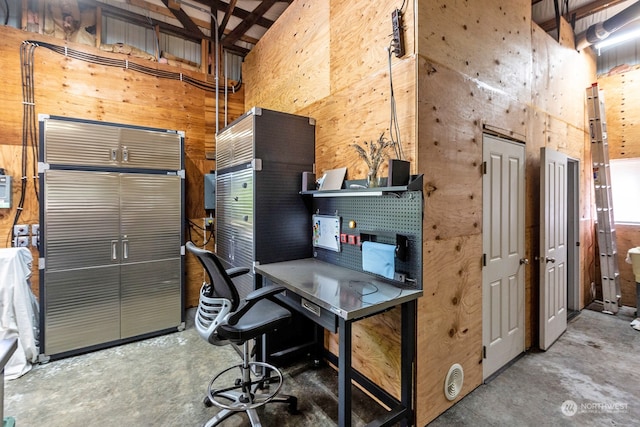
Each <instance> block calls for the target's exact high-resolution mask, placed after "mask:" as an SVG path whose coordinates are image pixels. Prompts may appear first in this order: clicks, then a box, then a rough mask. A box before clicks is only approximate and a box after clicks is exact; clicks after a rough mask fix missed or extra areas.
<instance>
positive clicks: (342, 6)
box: [330, 0, 415, 92]
mask: <svg viewBox="0 0 640 427" xmlns="http://www.w3.org/2000/svg"><path fill="white" fill-rule="evenodd" d="M407 3H409V5H408V6H407V7H405V8H404V9H403V11H402V12H403V15H402V19H403V24H404V41H405V52H406V54H405V56H411V55H412V54H413V52H414V51H415V42H414V33H413V29H414V26H413V22H414V19H415V16H414V11H413V5H412V4H411V3H412V2H407ZM400 6H401V2H378V3H377V4H376V7H371V1H370V0H351V1H332V2H331V57H330V60H331V91H332V92H336V91H337V90H340V89H341V88H343V87H346V86H350V85H352V84H354V83H357V82H360V81H362V80H363V79H366V78H368V76H369V75H370V74H371V73H375V72H378V71H379V70H385V69H388V60H389V59H388V58H389V56H388V52H387V49H388V48H389V46H390V42H391V37H390V34H391V33H392V29H393V25H392V22H391V13H392V12H393V10H394V9H396V8H399V7H400ZM401 60H402V59H401V58H400V59H398V58H396V56H395V55H392V63H394V64H395V63H396V62H398V61H401ZM398 74H399V73H398ZM387 87H388V83H386V84H385V83H384V82H382V83H381V84H380V85H372V86H370V87H369V91H376V90H378V91H379V90H386V88H387Z"/></svg>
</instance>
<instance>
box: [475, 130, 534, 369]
mask: <svg viewBox="0 0 640 427" xmlns="http://www.w3.org/2000/svg"><path fill="white" fill-rule="evenodd" d="M482 141H483V154H482V155H483V160H484V167H485V173H484V175H483V178H482V200H483V204H482V206H483V210H482V218H483V220H482V227H483V228H482V236H483V237H482V246H483V258H484V268H483V269H482V342H483V346H484V348H483V350H484V360H483V377H484V378H485V379H486V378H487V377H489V376H490V375H491V374H493V373H494V372H496V371H497V370H498V369H500V368H501V367H503V366H504V365H505V364H507V363H508V362H509V361H511V360H512V359H513V358H515V357H516V356H518V355H519V354H520V353H522V352H523V351H524V268H523V266H524V263H525V262H526V260H525V259H524V171H525V166H524V153H525V150H524V145H523V144H519V143H516V142H512V141H508V140H503V139H500V138H497V137H494V136H490V135H484V137H483V140H482Z"/></svg>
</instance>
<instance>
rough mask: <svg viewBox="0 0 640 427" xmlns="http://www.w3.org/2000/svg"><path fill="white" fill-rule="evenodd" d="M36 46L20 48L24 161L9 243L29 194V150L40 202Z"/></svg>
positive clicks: (32, 173) (8, 238)
mask: <svg viewBox="0 0 640 427" xmlns="http://www.w3.org/2000/svg"><path fill="white" fill-rule="evenodd" d="M35 49H36V46H35V45H33V44H31V43H26V42H25V43H22V45H21V46H20V65H21V76H22V108H23V112H22V159H21V179H20V200H19V201H18V206H17V207H16V213H15V216H14V218H13V225H12V227H11V228H10V229H9V233H8V236H7V243H8V242H9V240H11V237H12V235H13V229H14V226H15V225H17V224H18V222H19V221H20V215H22V211H23V210H24V202H25V199H26V194H27V181H28V179H29V176H28V164H29V148H31V150H30V151H31V168H32V169H31V176H32V179H33V189H34V193H35V196H36V200H38V202H39V201H40V195H39V194H38V143H37V140H36V123H37V120H36V112H35V109H36V104H35V92H34V80H33V62H34V61H33V56H34V51H35ZM11 246H16V241H15V240H13V241H12V242H11Z"/></svg>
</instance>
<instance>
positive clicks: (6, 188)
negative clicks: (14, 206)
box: [0, 175, 11, 208]
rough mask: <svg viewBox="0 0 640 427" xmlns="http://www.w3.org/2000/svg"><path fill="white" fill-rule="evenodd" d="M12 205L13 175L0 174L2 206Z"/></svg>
mask: <svg viewBox="0 0 640 427" xmlns="http://www.w3.org/2000/svg"><path fill="white" fill-rule="evenodd" d="M10 207H11V177H10V176H9V175H0V208H10Z"/></svg>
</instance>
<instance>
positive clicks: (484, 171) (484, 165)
mask: <svg viewBox="0 0 640 427" xmlns="http://www.w3.org/2000/svg"><path fill="white" fill-rule="evenodd" d="M486 174H487V162H482V175H486Z"/></svg>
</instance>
